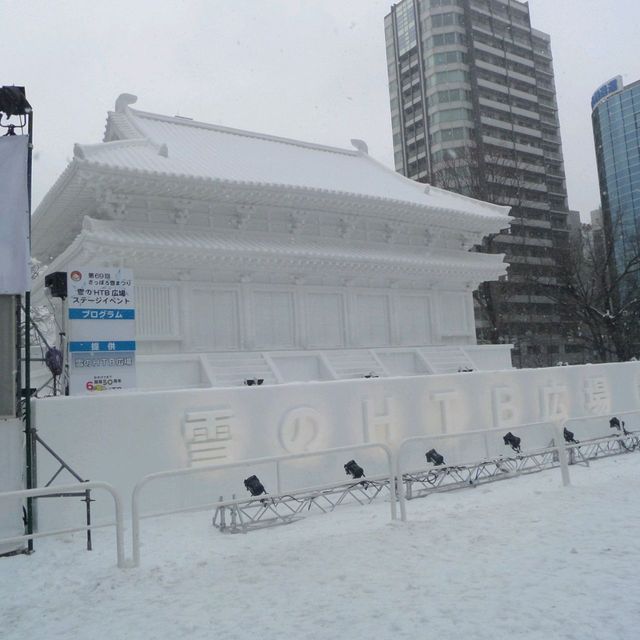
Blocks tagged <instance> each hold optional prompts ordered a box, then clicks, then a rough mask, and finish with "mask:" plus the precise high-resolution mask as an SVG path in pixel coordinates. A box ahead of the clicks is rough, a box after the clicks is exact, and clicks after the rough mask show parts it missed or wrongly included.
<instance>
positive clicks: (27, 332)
mask: <svg viewBox="0 0 640 640" xmlns="http://www.w3.org/2000/svg"><path fill="white" fill-rule="evenodd" d="M27 114H28V118H29V126H28V130H27V131H28V136H29V147H28V152H27V194H28V203H29V207H28V211H29V213H28V215H29V254H31V172H32V161H33V109H31V108H28V109H27ZM24 388H25V392H24V423H25V428H24V432H25V455H26V481H27V482H26V484H27V489H33V488H35V487H36V486H37V484H38V482H37V476H36V473H37V472H36V455H35V454H36V450H35V446H34V445H35V442H34V439H33V426H32V423H31V422H32V421H31V291H30V290H29V291H25V294H24ZM26 519H27V522H26V525H27V527H26V529H27V534H28V535H31V534H32V533H33V519H34V513H33V498H27V518H26ZM27 544H28V550H29V552H32V551H33V538H29V542H28V543H27Z"/></svg>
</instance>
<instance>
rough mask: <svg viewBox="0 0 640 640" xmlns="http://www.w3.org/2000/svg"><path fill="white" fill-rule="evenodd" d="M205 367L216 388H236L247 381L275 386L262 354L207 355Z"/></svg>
mask: <svg viewBox="0 0 640 640" xmlns="http://www.w3.org/2000/svg"><path fill="white" fill-rule="evenodd" d="M206 366H207V371H208V373H209V375H210V376H211V377H212V382H213V384H214V385H215V386H216V387H236V386H238V385H243V384H244V381H245V380H247V379H254V378H257V379H260V378H261V379H262V380H264V384H276V382H277V380H276V376H275V374H274V373H273V370H272V369H271V366H270V365H269V363H268V362H267V360H266V359H265V357H264V355H263V354H262V353H209V354H207V355H206Z"/></svg>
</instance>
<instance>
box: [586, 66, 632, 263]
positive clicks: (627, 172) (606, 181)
mask: <svg viewBox="0 0 640 640" xmlns="http://www.w3.org/2000/svg"><path fill="white" fill-rule="evenodd" d="M591 106H592V108H593V112H592V115H591V117H592V122H593V134H594V139H595V145H596V159H597V163H598V177H599V180H600V197H601V200H602V215H603V219H604V225H605V229H606V230H607V231H608V233H610V234H611V237H612V238H613V246H614V251H615V257H616V263H617V265H618V268H619V269H620V268H622V267H623V265H624V264H627V263H628V262H629V260H630V259H631V258H633V257H634V256H637V255H638V253H639V251H640V81H637V82H634V83H633V84H630V85H628V86H627V87H625V86H624V84H623V82H622V78H621V77H620V76H618V77H616V78H614V79H613V80H610V81H609V82H607V83H605V84H604V85H603V86H602V87H600V88H599V89H598V90H597V91H596V92H595V94H594V96H593V99H592V102H591Z"/></svg>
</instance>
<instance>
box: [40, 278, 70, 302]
mask: <svg viewBox="0 0 640 640" xmlns="http://www.w3.org/2000/svg"><path fill="white" fill-rule="evenodd" d="M44 286H45V287H46V288H47V289H49V292H50V293H51V296H52V297H53V298H60V299H61V300H64V299H65V298H66V297H67V272H66V271H54V272H53V273H48V274H47V275H46V276H45V277H44Z"/></svg>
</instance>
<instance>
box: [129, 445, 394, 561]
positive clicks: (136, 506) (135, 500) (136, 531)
mask: <svg viewBox="0 0 640 640" xmlns="http://www.w3.org/2000/svg"><path fill="white" fill-rule="evenodd" d="M369 449H378V450H381V451H383V452H384V453H385V455H386V467H387V474H386V475H385V478H386V479H388V484H389V488H390V491H389V496H390V509H391V519H392V520H395V519H396V492H395V491H394V490H393V487H394V486H395V476H394V470H395V465H394V457H393V453H392V451H391V449H390V448H389V447H388V446H387V445H385V444H381V443H366V444H357V445H350V446H345V447H336V448H333V449H323V450H319V451H309V452H305V453H296V454H288V455H283V456H273V457H267V458H254V459H250V460H240V461H238V462H230V463H225V464H218V465H207V466H202V467H190V468H186V469H174V470H172V471H162V472H159V473H152V474H149V475H147V476H145V477H144V478H142V479H141V480H140V481H139V482H138V483H137V484H136V486H135V487H134V490H133V494H132V496H131V528H132V544H133V551H132V553H133V560H132V563H133V566H136V567H137V566H139V565H140V519H141V516H140V494H141V491H142V489H143V488H144V487H145V486H147V485H149V484H150V483H152V482H155V481H157V480H160V479H167V478H184V477H185V476H193V475H199V474H204V473H208V472H212V471H224V470H229V469H238V468H243V467H249V466H251V467H255V466H258V465H274V466H275V473H276V493H266V494H263V495H261V496H259V498H256V499H257V500H273V499H278V498H281V497H282V479H281V464H282V463H283V462H290V461H294V460H302V459H305V458H312V457H323V456H329V455H334V454H338V453H346V452H357V451H365V450H369ZM368 480H369V479H365V480H363V481H362V482H367V481H368ZM371 480H373V479H371ZM332 486H335V484H324V485H317V486H312V487H306V488H305V489H304V491H312V490H315V491H322V490H324V489H326V488H329V487H332ZM237 502H238V501H236V500H229V501H226V502H225V501H217V502H210V503H206V504H199V505H194V506H189V507H181V508H177V509H170V510H164V511H158V512H155V513H152V514H145V517H154V516H160V515H170V514H174V513H185V512H188V511H205V510H208V509H212V508H214V507H223V506H226V505H232V504H235V503H237Z"/></svg>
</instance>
